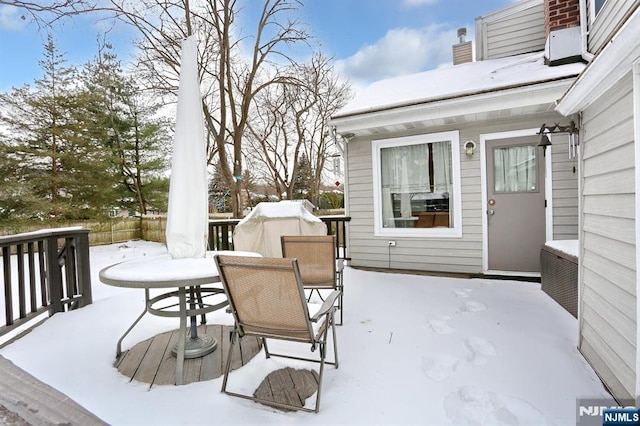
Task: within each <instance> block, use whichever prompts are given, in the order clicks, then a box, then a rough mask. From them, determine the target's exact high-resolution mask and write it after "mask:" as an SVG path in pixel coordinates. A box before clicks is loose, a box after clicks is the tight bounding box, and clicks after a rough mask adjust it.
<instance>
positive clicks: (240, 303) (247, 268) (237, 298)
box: [214, 255, 340, 413]
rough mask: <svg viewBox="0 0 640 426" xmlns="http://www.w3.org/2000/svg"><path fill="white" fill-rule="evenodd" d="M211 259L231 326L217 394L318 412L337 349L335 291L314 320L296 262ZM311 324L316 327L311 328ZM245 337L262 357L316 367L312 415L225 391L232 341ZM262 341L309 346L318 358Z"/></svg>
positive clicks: (227, 258) (250, 258)
mask: <svg viewBox="0 0 640 426" xmlns="http://www.w3.org/2000/svg"><path fill="white" fill-rule="evenodd" d="M214 258H215V262H216V265H217V267H218V271H219V273H220V280H221V282H222V286H223V288H224V291H225V293H226V295H227V298H228V300H229V307H230V310H231V313H232V314H233V317H234V321H235V326H234V331H233V333H232V336H231V337H232V339H231V345H230V347H229V356H228V358H227V365H226V367H225V372H224V379H223V383H222V391H223V392H225V393H227V394H229V395H232V396H236V397H241V398H245V399H250V400H254V401H257V402H261V403H264V404H268V405H273V406H277V407H282V408H287V409H294V410H304V411H315V412H316V413H317V412H318V411H319V409H320V391H321V384H322V377H323V372H324V365H325V363H327V364H332V365H335V366H336V368H337V367H338V349H337V344H336V332H335V324H334V321H333V315H334V311H335V309H336V308H335V301H336V300H337V298H338V297H339V295H340V292H339V291H335V292H333V293H332V294H331V295H330V296H329V297H327V299H326V300H325V302H324V303H323V304H322V306H321V307H320V309H319V310H318V311H317V312H316V313H315V314H314V315H310V314H309V309H308V306H307V300H306V296H305V293H304V288H303V286H302V280H301V278H300V270H299V266H298V262H297V260H296V259H282V258H265V257H245V256H224V255H216V256H215V257H214ZM314 324H316V325H317V327H314V326H313V325H314ZM329 329H331V330H332V338H333V349H334V361H333V362H328V361H326V343H327V335H328V331H329ZM247 335H251V336H256V337H258V338H261V339H262V341H263V347H264V350H265V354H266V356H267V358H269V357H270V356H280V357H285V358H294V359H302V360H305V361H313V362H318V363H320V368H319V373H318V376H319V380H318V392H317V396H316V403H315V408H314V409H313V410H310V409H306V408H304V407H302V408H301V407H297V406H293V405H288V404H283V403H278V402H274V401H267V400H264V399H261V398H258V397H255V396H249V395H244V394H239V393H235V392H231V391H227V381H228V377H229V371H230V366H231V358H232V353H233V350H234V348H235V346H236V343H237V340H238V339H241V338H243V337H244V336H247ZM266 339H279V340H288V341H294V342H301V343H308V344H310V345H311V350H312V351H315V349H316V348H319V359H312V358H299V357H293V356H289V355H286V354H274V353H271V352H269V349H268V347H267V341H266Z"/></svg>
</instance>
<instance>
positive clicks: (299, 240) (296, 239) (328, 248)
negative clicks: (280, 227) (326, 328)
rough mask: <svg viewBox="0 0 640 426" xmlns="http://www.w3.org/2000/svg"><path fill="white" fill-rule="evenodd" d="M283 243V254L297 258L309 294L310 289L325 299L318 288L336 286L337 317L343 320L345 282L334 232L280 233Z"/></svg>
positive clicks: (332, 287) (340, 323) (323, 288)
mask: <svg viewBox="0 0 640 426" xmlns="http://www.w3.org/2000/svg"><path fill="white" fill-rule="evenodd" d="M280 242H281V244H282V257H285V258H289V259H293V258H296V259H298V266H299V267H300V276H301V277H302V286H303V287H304V288H305V289H307V290H311V292H310V293H309V298H308V299H307V300H311V296H312V295H313V292H314V291H315V292H317V294H318V295H319V296H320V298H321V299H322V300H323V301H324V298H323V297H322V294H321V293H320V290H339V291H340V297H339V298H338V309H339V310H340V321H339V322H338V323H337V324H338V325H342V322H343V315H342V310H343V306H342V305H343V304H342V298H343V294H344V286H343V283H342V271H343V269H344V264H343V261H342V259H338V260H336V258H335V248H336V237H335V235H283V236H281V237H280Z"/></svg>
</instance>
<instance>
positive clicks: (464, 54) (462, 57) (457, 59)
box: [453, 28, 473, 65]
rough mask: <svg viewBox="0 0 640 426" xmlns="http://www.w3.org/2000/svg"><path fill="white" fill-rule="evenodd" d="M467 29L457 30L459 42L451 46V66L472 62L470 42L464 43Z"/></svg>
mask: <svg viewBox="0 0 640 426" xmlns="http://www.w3.org/2000/svg"><path fill="white" fill-rule="evenodd" d="M466 37H467V29H466V28H459V29H458V39H459V40H460V42H459V43H458V44H454V45H453V65H458V64H464V63H466V62H473V46H472V43H471V42H470V41H465V38H466Z"/></svg>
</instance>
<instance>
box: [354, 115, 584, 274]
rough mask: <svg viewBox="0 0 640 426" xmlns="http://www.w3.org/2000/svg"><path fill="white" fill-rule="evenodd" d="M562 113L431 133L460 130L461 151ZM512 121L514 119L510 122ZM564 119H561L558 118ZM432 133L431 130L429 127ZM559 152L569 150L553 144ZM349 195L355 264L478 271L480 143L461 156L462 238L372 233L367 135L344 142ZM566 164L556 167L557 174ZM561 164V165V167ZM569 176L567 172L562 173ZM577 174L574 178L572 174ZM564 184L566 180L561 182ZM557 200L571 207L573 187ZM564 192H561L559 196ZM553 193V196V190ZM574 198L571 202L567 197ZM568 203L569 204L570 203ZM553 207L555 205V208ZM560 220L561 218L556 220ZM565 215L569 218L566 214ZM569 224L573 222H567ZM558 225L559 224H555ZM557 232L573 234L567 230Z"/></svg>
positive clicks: (556, 118)
mask: <svg viewBox="0 0 640 426" xmlns="http://www.w3.org/2000/svg"><path fill="white" fill-rule="evenodd" d="M562 120H563V118H562V117H560V116H558V115H557V114H555V113H551V114H546V115H542V116H538V117H532V118H522V117H521V118H518V120H513V119H505V120H500V121H498V120H496V121H492V122H482V123H468V124H466V125H465V127H462V128H451V127H446V128H444V127H438V128H434V129H433V133H436V132H444V131H452V130H459V135H460V137H459V139H460V150H461V152H464V148H463V145H464V143H465V142H466V141H468V140H473V141H475V142H476V145H478V143H479V140H480V134H485V133H497V132H507V131H515V130H521V129H530V128H537V127H539V126H540V125H541V124H542V123H545V122H546V123H554V122H561V121H562ZM514 121H515V122H517V123H514ZM562 122H563V121H562ZM430 133H431V132H430ZM409 135H415V133H408V132H404V133H398V134H391V135H388V136H387V135H385V137H401V136H409ZM558 150H559V153H558V157H560V156H565V157H566V155H567V153H568V147H567V149H566V150H565V149H564V148H562V147H561V146H558ZM348 151H349V155H348V164H347V168H348V175H349V197H348V199H347V200H346V202H347V203H348V204H347V206H348V213H349V216H351V222H350V223H349V254H350V257H351V259H352V260H351V264H352V265H353V266H357V267H371V268H395V269H410V270H418V271H420V270H421V271H440V272H460V273H482V272H483V267H482V219H483V216H482V215H483V214H485V210H486V209H485V208H484V207H483V205H482V192H481V191H482V186H481V184H482V183H481V172H480V156H481V155H480V152H481V150H480V147H479V146H477V148H476V151H475V153H474V154H473V156H472V157H468V156H466V155H464V154H461V155H460V159H459V161H460V187H461V193H462V237H461V238H427V237H425V238H415V237H413V238H408V237H387V236H384V237H382V236H380V237H376V236H374V209H373V189H374V188H373V172H372V148H371V138H365V137H362V138H356V139H353V140H351V141H350V142H349V144H348ZM569 166H570V165H565V166H564V169H562V170H559V172H558V173H557V175H558V176H562V175H563V173H562V172H565V171H566V170H567V168H568V167H569ZM561 167H562V166H561ZM565 174H566V175H567V176H574V175H573V174H572V173H565ZM576 179H577V177H576ZM565 186H566V185H565ZM559 191H560V194H561V196H560V197H559V198H558V200H564V201H562V202H558V204H562V203H565V204H567V206H566V207H567V208H568V210H570V211H575V209H577V192H576V193H574V194H573V197H571V196H570V195H568V193H567V191H566V190H563V189H560V190H559ZM562 194H564V195H562ZM554 197H555V195H554ZM571 200H573V202H572V201H571ZM571 203H573V205H570V204H571ZM554 210H555V209H554ZM557 220H558V221H559V222H562V219H561V218H559V219H557ZM569 220H570V219H569ZM572 226H573V225H572ZM560 228H562V225H560ZM562 235H564V236H565V237H570V239H575V238H577V236H576V235H574V234H570V232H569V231H567V230H563V231H562ZM389 240H394V241H396V247H388V242H389Z"/></svg>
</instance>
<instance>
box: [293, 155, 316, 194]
mask: <svg viewBox="0 0 640 426" xmlns="http://www.w3.org/2000/svg"><path fill="white" fill-rule="evenodd" d="M312 184H313V170H312V168H311V162H310V161H309V159H308V158H307V156H306V155H305V154H304V153H303V154H302V155H301V156H300V158H299V159H298V166H297V167H296V171H295V176H294V178H293V194H294V196H293V198H294V199H308V198H307V197H309V196H310V194H311V191H312Z"/></svg>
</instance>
